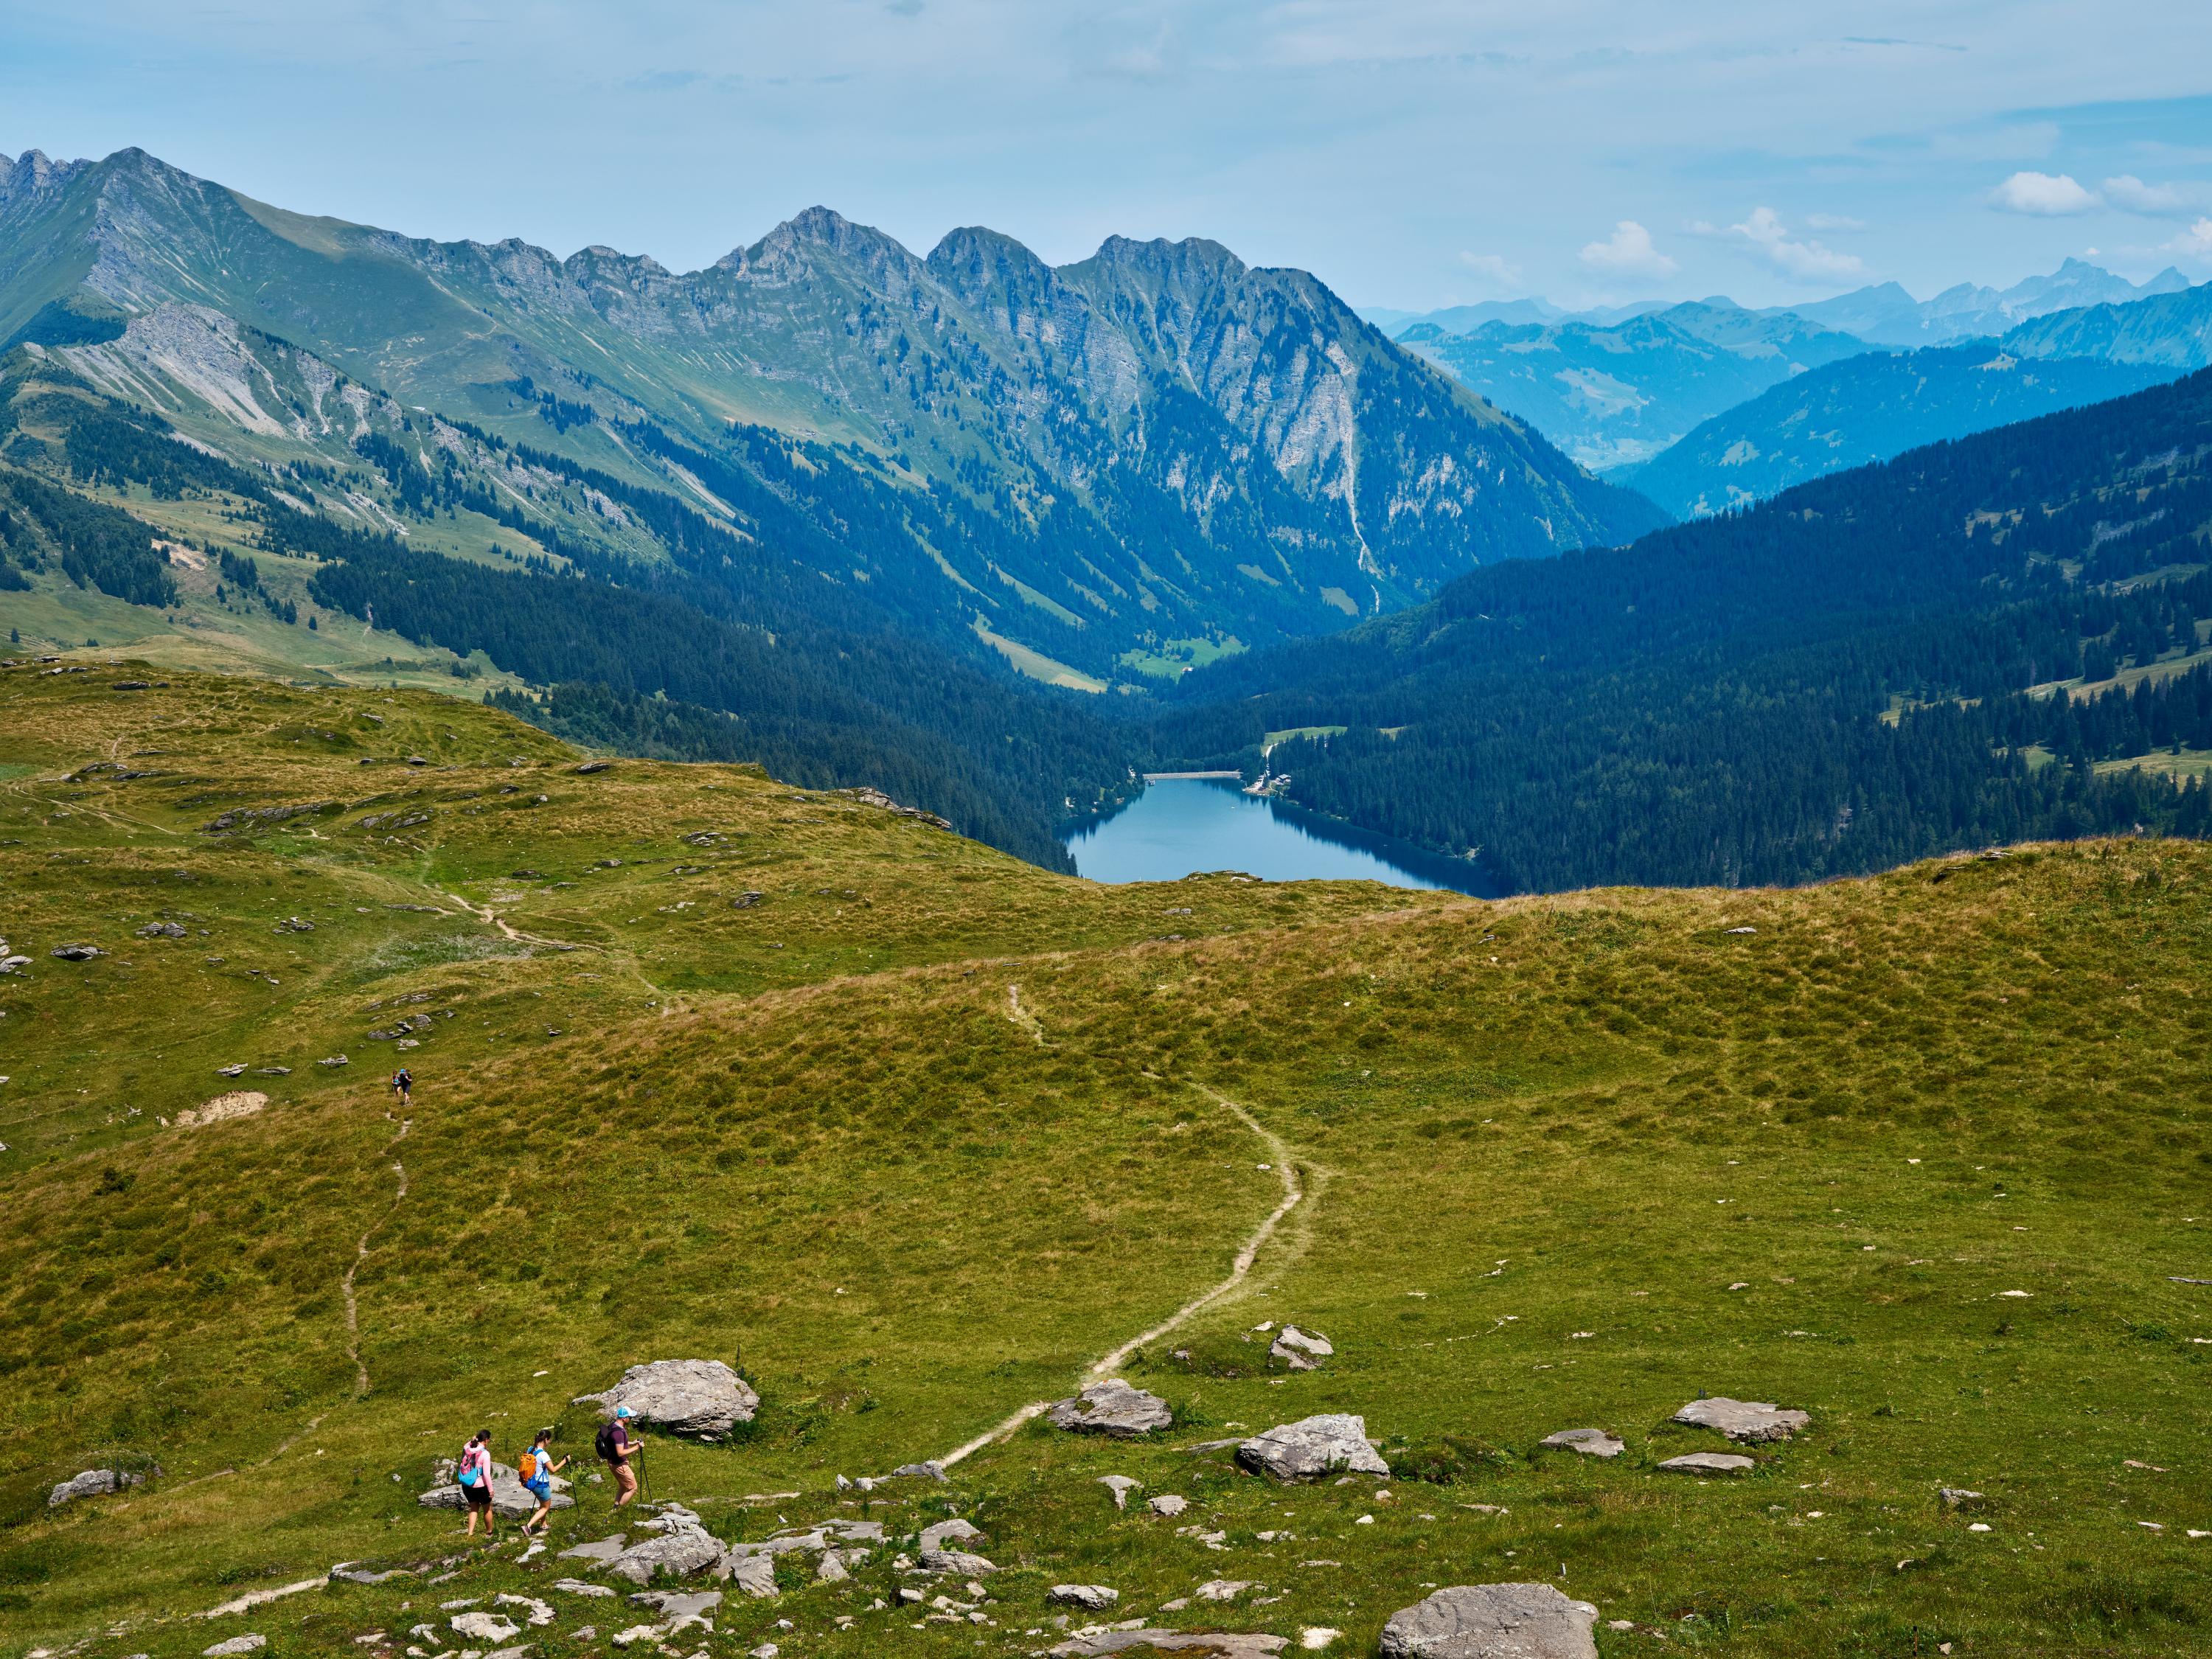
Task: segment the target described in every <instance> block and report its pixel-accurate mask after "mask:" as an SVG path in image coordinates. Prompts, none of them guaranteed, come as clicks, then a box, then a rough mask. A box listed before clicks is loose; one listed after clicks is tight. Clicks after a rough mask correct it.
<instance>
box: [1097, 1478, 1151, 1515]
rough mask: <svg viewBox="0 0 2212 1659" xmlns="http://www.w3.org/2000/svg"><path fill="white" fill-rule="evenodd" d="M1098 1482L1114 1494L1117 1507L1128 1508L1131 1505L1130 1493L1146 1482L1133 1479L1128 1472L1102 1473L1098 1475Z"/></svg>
mask: <svg viewBox="0 0 2212 1659" xmlns="http://www.w3.org/2000/svg"><path fill="white" fill-rule="evenodd" d="M1098 1484H1099V1485H1100V1486H1103V1487H1105V1488H1106V1490H1107V1491H1109V1492H1112V1493H1113V1494H1114V1507H1115V1509H1117V1510H1126V1509H1127V1508H1128V1507H1129V1494H1130V1493H1131V1492H1134V1491H1136V1490H1137V1488H1138V1487H1139V1486H1142V1485H1143V1484H1144V1483H1143V1482H1142V1481H1141V1480H1130V1479H1129V1477H1128V1476H1127V1475H1126V1474H1102V1475H1100V1476H1099V1477H1098Z"/></svg>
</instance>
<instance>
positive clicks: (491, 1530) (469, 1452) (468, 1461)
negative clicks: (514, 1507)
mask: <svg viewBox="0 0 2212 1659" xmlns="http://www.w3.org/2000/svg"><path fill="white" fill-rule="evenodd" d="M453 1475H454V1478H455V1479H456V1480H459V1482H460V1483H461V1495H462V1496H463V1497H464V1498H467V1499H468V1501H469V1534H468V1535H469V1536H470V1537H471V1538H473V1537H475V1536H476V1535H477V1516H483V1523H484V1539H485V1541H487V1542H489V1541H490V1540H492V1539H494V1538H496V1537H497V1536H498V1535H499V1533H498V1527H499V1522H498V1521H497V1519H496V1518H495V1516H493V1514H492V1508H491V1431H490V1430H489V1429H478V1430H477V1431H476V1434H475V1435H474V1437H471V1440H470V1441H469V1443H468V1444H467V1445H465V1446H464V1447H462V1448H461V1466H460V1468H458V1469H456V1470H454V1471H453Z"/></svg>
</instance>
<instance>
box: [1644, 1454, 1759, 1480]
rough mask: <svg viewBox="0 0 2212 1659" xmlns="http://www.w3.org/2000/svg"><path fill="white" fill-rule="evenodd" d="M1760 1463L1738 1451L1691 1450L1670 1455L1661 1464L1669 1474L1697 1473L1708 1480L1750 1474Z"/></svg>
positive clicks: (1660, 1466) (1662, 1468)
mask: <svg viewBox="0 0 2212 1659" xmlns="http://www.w3.org/2000/svg"><path fill="white" fill-rule="evenodd" d="M1758 1467H1759V1465H1758V1464H1757V1463H1756V1462H1753V1460H1752V1459H1750V1458H1748V1457H1745V1456H1743V1455H1741V1454H1740V1453H1737V1452H1690V1453H1687V1454H1686V1455H1683V1456H1680V1457H1670V1458H1668V1460H1667V1461H1666V1462H1663V1463H1662V1464H1660V1465H1659V1468H1660V1469H1661V1470H1662V1472H1664V1473H1665V1474H1695V1475H1700V1476H1703V1477H1705V1478H1706V1479H1708V1480H1710V1479H1711V1478H1712V1477H1713V1476H1715V1475H1730V1474H1750V1473H1751V1471H1752V1470H1753V1469H1755V1468H1758Z"/></svg>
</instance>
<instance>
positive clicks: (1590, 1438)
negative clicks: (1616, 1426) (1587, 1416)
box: [1537, 1429, 1627, 1457]
mask: <svg viewBox="0 0 2212 1659" xmlns="http://www.w3.org/2000/svg"><path fill="white" fill-rule="evenodd" d="M1537 1444H1538V1445H1540V1446H1553V1447H1558V1448H1560V1449H1564V1450H1566V1451H1572V1452H1580V1453H1581V1454H1582V1455H1583V1456H1584V1457H1618V1456H1620V1455H1621V1453H1622V1452H1624V1451H1626V1449H1627V1448H1626V1446H1625V1445H1623V1444H1622V1443H1621V1441H1620V1437H1619V1436H1617V1435H1611V1434H1607V1432H1606V1431H1604V1430H1603V1429H1561V1430H1560V1431H1559V1432H1558V1433H1557V1434H1547V1435H1546V1436H1545V1437H1543V1438H1542V1439H1541V1440H1539V1441H1538V1442H1537Z"/></svg>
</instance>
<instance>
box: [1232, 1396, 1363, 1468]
mask: <svg viewBox="0 0 2212 1659" xmlns="http://www.w3.org/2000/svg"><path fill="white" fill-rule="evenodd" d="M1237 1462H1239V1463H1241V1464H1243V1466H1244V1467H1245V1468H1248V1469H1249V1470H1251V1471H1252V1472H1253V1473H1254V1474H1270V1475H1273V1477H1274V1478H1275V1479H1276V1480H1320V1479H1322V1477H1323V1476H1324V1475H1331V1474H1341V1473H1346V1472H1349V1473H1351V1474H1389V1473H1390V1466H1389V1464H1388V1463H1385V1462H1383V1460H1382V1458H1381V1457H1380V1456H1378V1455H1376V1450H1375V1448H1374V1447H1372V1446H1370V1445H1369V1444H1368V1443H1367V1419H1365V1418H1364V1417H1355V1416H1353V1415H1352V1414H1351V1413H1346V1412H1333V1413H1324V1414H1322V1416H1319V1417H1308V1418H1303V1419H1300V1420H1299V1421H1297V1422H1296V1423H1285V1424H1282V1425H1279V1426H1278V1427H1276V1428H1272V1429H1269V1430H1268V1431H1267V1432H1266V1433H1265V1434H1255V1435H1254V1436H1253V1437H1251V1438H1250V1439H1249V1440H1247V1441H1245V1442H1243V1443H1242V1444H1241V1445H1239V1446H1238V1447H1237Z"/></svg>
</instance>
